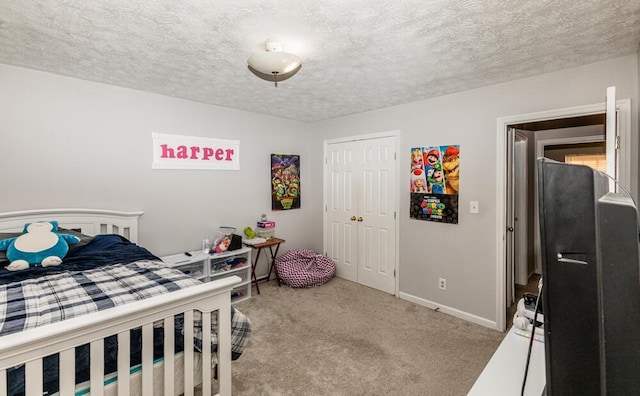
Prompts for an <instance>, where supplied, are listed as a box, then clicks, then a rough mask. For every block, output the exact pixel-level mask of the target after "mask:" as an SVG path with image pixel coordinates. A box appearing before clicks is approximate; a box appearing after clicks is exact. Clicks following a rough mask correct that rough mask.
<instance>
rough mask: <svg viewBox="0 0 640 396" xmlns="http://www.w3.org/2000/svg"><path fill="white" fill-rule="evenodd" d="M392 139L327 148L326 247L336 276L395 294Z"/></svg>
mask: <svg viewBox="0 0 640 396" xmlns="http://www.w3.org/2000/svg"><path fill="white" fill-rule="evenodd" d="M395 141H396V139H395V137H393V136H390V137H380V138H372V139H363V140H356V141H348V142H336V143H328V144H327V161H326V168H325V175H326V179H325V180H326V183H327V186H326V189H327V191H326V212H327V213H326V223H325V230H326V232H325V235H326V247H327V254H328V255H329V257H331V258H332V259H333V260H334V261H335V262H336V266H337V269H336V270H337V275H338V276H339V277H341V278H345V279H348V280H351V281H354V282H357V283H360V284H363V285H366V286H369V287H373V288H375V289H378V290H382V291H385V292H387V293H392V294H395V284H396V282H395V269H396V219H395V217H396V192H397V187H396V160H395V151H396V148H395V144H396V143H395Z"/></svg>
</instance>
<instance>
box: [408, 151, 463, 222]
mask: <svg viewBox="0 0 640 396" xmlns="http://www.w3.org/2000/svg"><path fill="white" fill-rule="evenodd" d="M459 180H460V145H448V146H430V147H413V148H411V173H410V186H409V188H410V191H411V201H410V205H411V207H410V208H409V216H410V217H411V218H413V219H417V220H427V221H436V222H440V223H451V224H458V192H459V189H460V184H459Z"/></svg>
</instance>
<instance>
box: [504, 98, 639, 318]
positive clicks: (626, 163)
mask: <svg viewBox="0 0 640 396" xmlns="http://www.w3.org/2000/svg"><path fill="white" fill-rule="evenodd" d="M616 109H617V112H618V133H619V136H620V149H619V151H618V161H619V167H618V171H619V173H618V175H619V179H620V182H621V183H623V184H624V185H625V186H628V187H629V188H630V187H631V186H630V184H629V182H630V180H631V151H630V150H631V100H630V99H622V100H618V101H616ZM605 111H606V102H602V103H596V104H591V105H584V106H576V107H567V108H563V109H555V110H547V111H541V112H535V113H528V114H519V115H513V116H506V117H499V118H498V119H497V121H496V131H497V136H496V137H497V139H496V144H497V151H496V152H497V153H498V160H497V161H496V296H495V298H496V322H495V323H496V330H498V331H504V330H505V328H506V313H507V307H506V287H507V284H506V283H507V282H506V263H507V260H506V239H505V237H506V235H505V233H506V170H507V169H506V161H505V160H504V159H505V157H506V144H507V128H508V127H509V125H512V124H521V123H526V122H537V121H545V120H553V119H559V118H570V117H580V116H586V115H593V114H601V113H604V112H605Z"/></svg>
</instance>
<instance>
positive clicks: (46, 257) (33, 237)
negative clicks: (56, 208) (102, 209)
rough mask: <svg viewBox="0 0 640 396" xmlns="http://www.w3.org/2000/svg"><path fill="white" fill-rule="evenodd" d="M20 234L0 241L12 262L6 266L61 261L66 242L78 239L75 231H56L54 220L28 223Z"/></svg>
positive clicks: (12, 268)
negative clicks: (63, 232) (71, 232)
mask: <svg viewBox="0 0 640 396" xmlns="http://www.w3.org/2000/svg"><path fill="white" fill-rule="evenodd" d="M22 232H23V234H22V235H20V236H18V237H14V238H8V239H3V240H1V241H0V250H6V251H7V259H9V261H10V262H11V263H10V264H9V265H8V266H7V267H5V268H6V269H8V270H9V271H18V270H23V269H27V268H29V267H32V266H36V265H41V266H43V267H52V266H56V265H60V263H62V258H63V257H64V256H66V255H67V253H68V252H69V244H72V245H73V244H76V243H78V242H80V238H78V237H77V236H75V235H69V234H58V222H57V221H40V222H37V223H27V224H25V226H24V230H23V231H22Z"/></svg>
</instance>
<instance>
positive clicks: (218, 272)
mask: <svg viewBox="0 0 640 396" xmlns="http://www.w3.org/2000/svg"><path fill="white" fill-rule="evenodd" d="M189 253H190V254H191V256H187V255H186V254H184V253H179V254H172V255H170V256H164V257H161V259H162V261H164V263H165V264H167V265H168V266H169V267H173V268H177V269H179V270H180V271H182V272H184V273H185V274H188V275H190V276H192V277H194V278H196V279H198V280H200V281H202V282H210V281H212V280H215V279H221V278H226V277H228V276H231V275H236V276H239V277H240V278H241V279H242V282H241V283H240V284H239V285H238V286H236V287H235V288H234V289H233V290H232V292H231V303H232V304H235V303H238V302H240V301H245V300H248V299H249V298H251V248H247V247H243V248H241V249H238V250H233V251H230V252H224V253H219V254H206V253H203V252H202V251H199V250H195V251H192V252H189Z"/></svg>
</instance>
